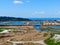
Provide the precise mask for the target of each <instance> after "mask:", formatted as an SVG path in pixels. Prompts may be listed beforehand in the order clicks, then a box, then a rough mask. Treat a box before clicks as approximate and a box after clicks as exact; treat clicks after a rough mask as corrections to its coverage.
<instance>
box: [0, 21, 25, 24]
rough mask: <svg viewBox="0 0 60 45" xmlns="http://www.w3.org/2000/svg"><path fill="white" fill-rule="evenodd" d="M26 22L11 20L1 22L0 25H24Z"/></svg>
mask: <svg viewBox="0 0 60 45" xmlns="http://www.w3.org/2000/svg"><path fill="white" fill-rule="evenodd" d="M24 24H25V22H21V21H10V22H0V25H24Z"/></svg>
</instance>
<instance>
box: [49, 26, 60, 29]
mask: <svg viewBox="0 0 60 45" xmlns="http://www.w3.org/2000/svg"><path fill="white" fill-rule="evenodd" d="M49 27H51V28H55V29H60V26H49Z"/></svg>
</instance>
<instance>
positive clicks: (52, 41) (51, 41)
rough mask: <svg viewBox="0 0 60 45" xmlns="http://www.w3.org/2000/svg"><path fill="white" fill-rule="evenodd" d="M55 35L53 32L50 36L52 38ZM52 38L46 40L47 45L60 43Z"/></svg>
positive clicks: (58, 44) (59, 44)
mask: <svg viewBox="0 0 60 45" xmlns="http://www.w3.org/2000/svg"><path fill="white" fill-rule="evenodd" d="M53 36H54V34H51V37H50V38H52V37H53ZM50 38H48V39H47V40H45V41H44V42H45V43H46V44H47V45H60V42H56V43H55V40H54V39H50Z"/></svg>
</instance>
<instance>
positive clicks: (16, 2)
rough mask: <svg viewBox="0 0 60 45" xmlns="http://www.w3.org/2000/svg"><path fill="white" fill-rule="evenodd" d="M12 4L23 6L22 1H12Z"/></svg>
mask: <svg viewBox="0 0 60 45" xmlns="http://www.w3.org/2000/svg"><path fill="white" fill-rule="evenodd" d="M13 3H14V4H23V3H24V2H23V1H19V0H14V1H13Z"/></svg>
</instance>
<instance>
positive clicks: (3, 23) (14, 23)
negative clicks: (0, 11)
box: [0, 21, 60, 32]
mask: <svg viewBox="0 0 60 45" xmlns="http://www.w3.org/2000/svg"><path fill="white" fill-rule="evenodd" d="M24 24H25V22H22V21H10V22H0V25H24ZM36 24H38V25H39V24H40V22H34V28H35V29H36V30H41V28H40V26H38V25H36ZM49 27H51V28H55V29H60V26H49ZM42 31H43V32H52V31H49V30H42Z"/></svg>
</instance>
